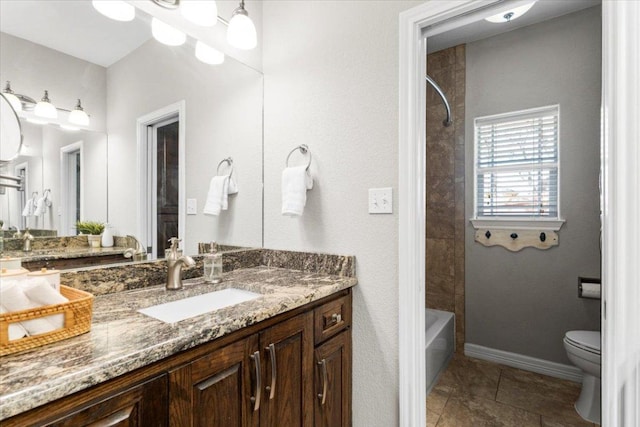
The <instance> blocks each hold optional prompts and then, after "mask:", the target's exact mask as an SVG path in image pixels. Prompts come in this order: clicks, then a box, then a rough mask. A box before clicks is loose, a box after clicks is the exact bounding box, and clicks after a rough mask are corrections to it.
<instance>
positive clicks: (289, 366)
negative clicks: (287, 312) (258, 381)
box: [260, 312, 313, 427]
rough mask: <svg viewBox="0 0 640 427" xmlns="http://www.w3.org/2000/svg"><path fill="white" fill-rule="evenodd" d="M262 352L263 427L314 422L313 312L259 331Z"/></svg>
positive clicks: (304, 424) (291, 425)
mask: <svg viewBox="0 0 640 427" xmlns="http://www.w3.org/2000/svg"><path fill="white" fill-rule="evenodd" d="M260 346H261V347H262V354H263V355H264V356H263V362H262V364H263V366H264V368H263V372H264V374H263V378H264V380H263V393H262V394H263V396H262V401H263V405H262V408H261V409H260V411H261V413H260V426H261V427H267V426H270V427H296V426H312V425H313V313H311V312H309V313H305V314H301V315H299V316H296V317H294V318H292V319H289V320H287V321H284V322H282V323H280V324H278V325H276V326H273V327H271V328H269V329H267V330H265V331H263V332H261V333H260Z"/></svg>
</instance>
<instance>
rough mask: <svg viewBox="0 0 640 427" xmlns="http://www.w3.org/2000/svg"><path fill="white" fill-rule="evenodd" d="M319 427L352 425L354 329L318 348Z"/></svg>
mask: <svg viewBox="0 0 640 427" xmlns="http://www.w3.org/2000/svg"><path fill="white" fill-rule="evenodd" d="M315 365H316V366H315V391H316V398H315V427H321V426H326V427H338V426H343V427H348V426H350V425H351V330H350V329H348V330H346V331H344V332H342V333H340V334H338V335H337V336H335V337H333V338H331V339H330V340H329V341H327V342H325V343H324V344H322V345H321V346H319V347H318V348H316V350H315Z"/></svg>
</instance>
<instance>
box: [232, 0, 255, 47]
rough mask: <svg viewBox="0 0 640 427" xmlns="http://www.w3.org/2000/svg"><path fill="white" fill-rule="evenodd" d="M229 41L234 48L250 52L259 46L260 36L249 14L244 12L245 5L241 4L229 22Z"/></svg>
mask: <svg viewBox="0 0 640 427" xmlns="http://www.w3.org/2000/svg"><path fill="white" fill-rule="evenodd" d="M227 41H228V42H229V44H230V45H231V46H233V47H236V48H238V49H243V50H248V49H253V48H254V47H256V45H257V44H258V36H257V34H256V27H255V25H253V21H252V20H251V18H249V14H248V13H247V11H246V10H244V7H243V4H242V3H241V4H240V7H238V8H237V9H236V10H235V11H234V12H233V16H232V17H231V20H230V21H229V28H228V29H227Z"/></svg>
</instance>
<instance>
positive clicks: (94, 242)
mask: <svg viewBox="0 0 640 427" xmlns="http://www.w3.org/2000/svg"><path fill="white" fill-rule="evenodd" d="M76 230H77V231H78V233H80V234H86V235H87V240H88V241H89V246H91V247H92V248H99V247H100V234H102V232H103V231H104V224H103V223H101V222H95V221H78V222H77V223H76Z"/></svg>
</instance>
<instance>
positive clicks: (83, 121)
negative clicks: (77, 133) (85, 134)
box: [61, 99, 89, 126]
mask: <svg viewBox="0 0 640 427" xmlns="http://www.w3.org/2000/svg"><path fill="white" fill-rule="evenodd" d="M69 123H73V124H76V125H78V126H89V116H88V115H87V113H85V112H84V109H83V108H82V105H81V104H80V100H79V99H78V104H77V105H76V108H75V109H74V110H73V111H71V112H70V113H69ZM61 126H62V125H61Z"/></svg>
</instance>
